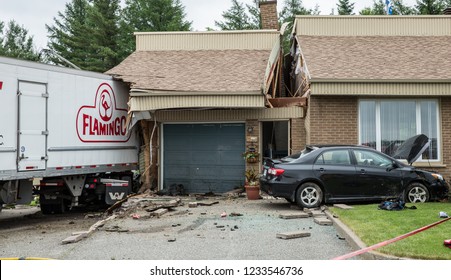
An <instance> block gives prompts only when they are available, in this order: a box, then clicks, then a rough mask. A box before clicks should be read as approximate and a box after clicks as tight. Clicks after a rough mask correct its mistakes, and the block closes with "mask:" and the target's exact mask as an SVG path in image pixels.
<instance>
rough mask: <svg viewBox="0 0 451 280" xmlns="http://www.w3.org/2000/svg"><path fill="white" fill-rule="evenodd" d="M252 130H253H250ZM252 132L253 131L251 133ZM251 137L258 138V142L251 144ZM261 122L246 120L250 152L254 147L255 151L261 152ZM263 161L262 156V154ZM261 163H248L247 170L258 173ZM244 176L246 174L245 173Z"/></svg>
mask: <svg viewBox="0 0 451 280" xmlns="http://www.w3.org/2000/svg"><path fill="white" fill-rule="evenodd" d="M250 128H251V129H250ZM250 130H252V131H250ZM250 137H256V138H257V142H250V141H249V139H250ZM259 143H260V122H259V121H258V120H246V151H248V150H249V148H251V147H253V148H255V151H257V152H260V146H259ZM260 159H261V154H260ZM260 162H261V160H259V161H258V162H256V163H248V162H246V170H249V169H252V168H253V169H254V170H256V171H259V169H260ZM243 175H244V173H243Z"/></svg>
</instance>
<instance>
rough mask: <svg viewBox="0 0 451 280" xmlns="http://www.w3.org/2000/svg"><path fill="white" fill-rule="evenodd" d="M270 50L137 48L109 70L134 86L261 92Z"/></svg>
mask: <svg viewBox="0 0 451 280" xmlns="http://www.w3.org/2000/svg"><path fill="white" fill-rule="evenodd" d="M270 53H271V50H197V51H196V50H179V51H136V52H134V53H133V54H131V55H130V56H129V57H127V58H126V59H125V60H124V61H123V62H122V63H121V64H119V65H118V66H116V67H114V68H113V69H111V70H109V71H108V72H107V74H110V75H113V76H115V77H117V78H120V79H122V80H124V81H125V82H128V83H130V84H131V88H132V89H139V90H149V91H154V92H161V91H172V92H210V93H213V92H219V93H234V92H236V93H246V92H247V93H252V92H253V93H257V94H258V93H261V90H262V85H263V79H264V75H265V70H266V65H267V63H268V58H269V55H270Z"/></svg>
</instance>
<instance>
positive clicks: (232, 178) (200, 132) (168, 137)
mask: <svg viewBox="0 0 451 280" xmlns="http://www.w3.org/2000/svg"><path fill="white" fill-rule="evenodd" d="M163 131H164V140H163V141H164V144H163V147H164V152H163V157H164V167H163V174H164V175H163V177H164V179H163V180H164V182H163V185H164V187H168V186H169V185H170V184H174V183H176V184H179V182H182V181H183V182H185V183H183V185H184V187H185V190H188V192H194V193H204V192H209V191H212V192H217V193H220V192H226V191H229V190H232V189H233V188H235V187H237V186H240V185H242V184H243V183H244V169H245V164H244V160H243V158H242V157H241V154H242V153H243V152H244V150H245V128H244V124H174V125H172V124H168V125H164V130H163ZM182 165H184V167H183V168H181V167H180V166H182ZM177 167H179V168H180V169H182V170H178V171H177V170H168V168H170V169H177ZM186 168H188V169H189V172H187V171H186V170H187V169H186Z"/></svg>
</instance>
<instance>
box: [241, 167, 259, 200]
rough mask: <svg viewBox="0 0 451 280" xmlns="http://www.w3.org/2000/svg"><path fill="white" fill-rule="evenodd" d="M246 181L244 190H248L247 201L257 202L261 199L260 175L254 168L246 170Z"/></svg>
mask: <svg viewBox="0 0 451 280" xmlns="http://www.w3.org/2000/svg"><path fill="white" fill-rule="evenodd" d="M244 176H245V177H246V181H245V184H244V188H245V190H246V195H247V199H250V200H256V199H259V198H260V186H259V182H258V179H259V174H258V173H257V172H256V171H255V170H254V168H251V169H248V170H246V172H245V173H244Z"/></svg>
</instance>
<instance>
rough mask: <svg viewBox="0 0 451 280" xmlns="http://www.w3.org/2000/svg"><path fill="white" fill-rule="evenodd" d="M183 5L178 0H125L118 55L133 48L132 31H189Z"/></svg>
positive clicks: (122, 54) (133, 37)
mask: <svg viewBox="0 0 451 280" xmlns="http://www.w3.org/2000/svg"><path fill="white" fill-rule="evenodd" d="M185 18H186V14H185V7H184V6H183V5H182V4H181V3H180V0H126V1H125V8H124V9H123V11H122V20H121V21H120V29H121V38H120V55H119V56H120V57H122V58H125V57H126V56H128V55H129V54H130V53H131V52H133V51H134V50H135V48H136V47H135V36H134V35H133V32H136V31H140V32H144V31H189V30H191V24H192V23H191V22H190V21H187V20H186V19H185Z"/></svg>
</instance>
